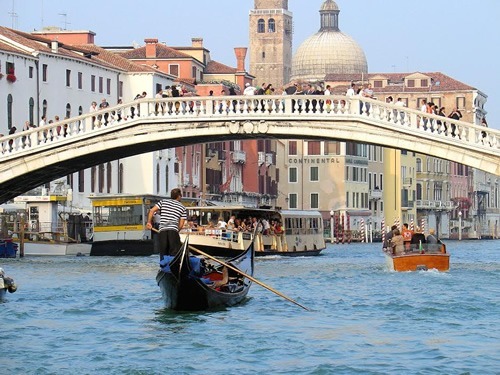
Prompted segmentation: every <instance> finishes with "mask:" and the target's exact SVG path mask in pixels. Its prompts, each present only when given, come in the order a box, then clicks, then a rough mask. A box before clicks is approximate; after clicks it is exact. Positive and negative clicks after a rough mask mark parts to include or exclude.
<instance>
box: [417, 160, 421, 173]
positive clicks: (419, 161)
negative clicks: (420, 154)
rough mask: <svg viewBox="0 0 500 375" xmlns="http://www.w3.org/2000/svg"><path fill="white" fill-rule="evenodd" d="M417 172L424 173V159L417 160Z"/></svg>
mask: <svg viewBox="0 0 500 375" xmlns="http://www.w3.org/2000/svg"><path fill="white" fill-rule="evenodd" d="M417 172H422V159H420V158H417Z"/></svg>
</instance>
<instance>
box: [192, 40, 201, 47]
mask: <svg viewBox="0 0 500 375" xmlns="http://www.w3.org/2000/svg"><path fill="white" fill-rule="evenodd" d="M191 46H192V47H193V48H203V38H191Z"/></svg>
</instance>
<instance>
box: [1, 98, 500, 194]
mask: <svg viewBox="0 0 500 375" xmlns="http://www.w3.org/2000/svg"><path fill="white" fill-rule="evenodd" d="M249 138H277V139H321V140H327V139H331V140H341V141H352V142H361V143H367V144H374V145H380V146H384V147H389V148H395V149H404V150H408V151H414V152H418V153H421V154H426V155H430V156H435V157H439V158H442V159H447V160H452V161H455V162H458V163H462V164H464V165H468V166H470V167H473V168H478V169H481V170H484V171H486V172H489V173H493V174H496V175H500V131H498V130H495V129H491V128H485V127H482V126H478V125H473V124H470V123H467V122H462V121H455V120H453V121H451V119H449V118H444V117H439V116H436V115H431V114H426V113H422V112H420V111H418V110H412V109H408V108H404V107H398V106H395V105H392V104H387V103H384V102H380V101H376V100H371V99H365V98H360V97H345V96H328V97H325V96H309V95H296V96H286V95H285V96H252V97H248V96H230V97H182V98H169V99H141V100H138V101H134V102H132V103H127V104H123V105H120V106H116V107H111V108H107V109H106V110H102V111H99V112H94V113H89V114H85V115H82V116H78V117H74V118H70V119H66V120H63V121H60V122H58V123H53V124H49V125H45V126H43V127H41V128H33V129H31V130H28V131H23V132H19V133H15V134H13V135H9V136H4V137H2V138H0V203H3V202H6V201H7V200H9V199H12V198H14V197H16V196H18V195H21V194H23V193H25V192H26V191H28V190H30V189H32V188H35V187H37V186H40V185H42V184H44V183H47V182H49V181H52V180H54V179H56V178H59V177H62V176H65V175H68V174H70V173H73V172H76V171H79V170H82V169H86V168H88V167H91V166H93V165H97V164H101V163H103V162H107V161H111V160H116V159H118V158H124V157H127V156H132V155H136V154H141V153H145V152H149V151H153V150H160V149H166V148H171V147H176V146H183V145H188V144H196V143H201V142H216V141H221V140H238V139H249Z"/></svg>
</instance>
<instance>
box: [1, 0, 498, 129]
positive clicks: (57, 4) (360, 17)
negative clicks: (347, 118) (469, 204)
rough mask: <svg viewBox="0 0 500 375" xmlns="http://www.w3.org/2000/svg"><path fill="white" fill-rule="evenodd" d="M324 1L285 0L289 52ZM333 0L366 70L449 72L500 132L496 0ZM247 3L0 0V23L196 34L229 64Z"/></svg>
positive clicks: (185, 37) (114, 34)
mask: <svg viewBox="0 0 500 375" xmlns="http://www.w3.org/2000/svg"><path fill="white" fill-rule="evenodd" d="M322 3H323V0H289V10H290V11H291V12H292V13H293V19H294V40H293V48H294V50H295V49H296V48H297V47H298V46H299V45H300V44H301V43H302V42H303V41H304V40H305V39H307V38H308V37H309V36H311V35H313V34H314V33H316V32H317V31H318V29H319V24H320V18H319V8H320V6H321V4H322ZM336 3H337V4H338V6H339V8H340V16H339V27H340V29H341V31H342V32H343V33H345V34H348V35H350V36H351V37H353V38H354V39H355V40H356V41H357V42H358V44H359V45H360V46H361V47H362V48H363V50H364V51H365V54H366V57H367V60H368V70H369V72H370V73H375V72H377V73H382V72H415V71H420V72H434V71H439V72H442V73H444V74H447V75H449V76H451V77H453V78H455V79H457V80H459V81H461V82H463V83H466V84H468V85H470V86H473V87H475V88H477V89H479V90H480V91H482V92H483V93H485V94H486V95H487V96H488V101H487V104H486V110H487V111H488V115H487V120H488V124H489V126H490V127H493V128H496V129H500V79H499V77H500V75H499V73H498V71H499V69H498V64H499V61H498V59H499V57H500V42H499V39H500V25H499V20H498V15H499V14H500V1H499V0H475V1H473V0H420V1H410V0H337V1H336ZM253 6H254V1H253V0H182V1H178V0H161V1H160V0H150V1H148V2H146V3H141V2H138V1H136V0H134V1H132V0H107V1H103V0H99V1H97V0H86V1H81V0H63V1H61V0H0V24H1V25H3V26H7V27H13V28H15V29H19V30H22V31H28V32H29V31H33V30H40V29H41V28H42V27H45V26H58V27H61V28H66V29H73V30H92V31H93V32H95V33H96V38H95V43H96V44H98V45H101V46H118V45H132V44H134V43H137V44H139V45H143V44H144V39H146V38H158V40H159V41H161V42H165V43H166V44H167V45H170V46H189V45H191V38H193V37H202V38H203V39H204V46H205V47H206V48H207V49H209V50H210V53H211V58H212V59H213V60H216V61H219V62H221V63H224V64H226V65H229V66H234V67H235V66H236V58H235V56H234V47H246V46H248V34H249V32H248V15H249V11H250V9H252V8H253ZM247 69H248V63H247ZM495 72H496V73H495ZM250 73H251V72H250Z"/></svg>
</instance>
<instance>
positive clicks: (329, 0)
mask: <svg viewBox="0 0 500 375" xmlns="http://www.w3.org/2000/svg"><path fill="white" fill-rule="evenodd" d="M322 10H339V6H338V5H337V4H336V3H335V1H333V0H326V1H325V2H324V3H323V5H321V9H320V11H322Z"/></svg>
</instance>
